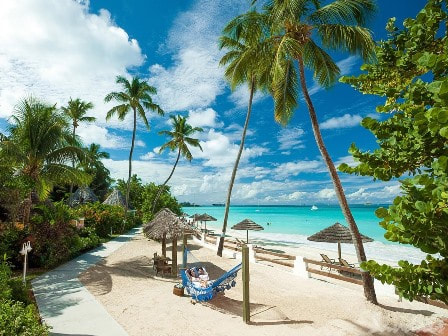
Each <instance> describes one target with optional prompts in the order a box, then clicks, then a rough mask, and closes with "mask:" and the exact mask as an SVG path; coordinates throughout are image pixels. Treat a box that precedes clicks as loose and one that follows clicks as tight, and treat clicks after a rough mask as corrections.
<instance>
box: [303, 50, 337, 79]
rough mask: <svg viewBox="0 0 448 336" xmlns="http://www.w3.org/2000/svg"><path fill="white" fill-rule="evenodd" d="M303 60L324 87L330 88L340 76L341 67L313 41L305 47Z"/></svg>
mask: <svg viewBox="0 0 448 336" xmlns="http://www.w3.org/2000/svg"><path fill="white" fill-rule="evenodd" d="M303 60H304V63H305V65H306V66H307V67H308V68H309V69H311V70H313V71H314V78H315V79H316V80H317V82H318V83H319V85H321V86H323V87H326V88H328V87H330V86H331V85H332V84H333V83H334V82H335V81H336V80H337V78H338V77H339V75H340V70H339V67H338V66H337V64H336V63H335V62H334V61H333V60H332V58H331V57H330V55H328V54H327V53H326V52H325V51H324V50H323V49H322V48H320V47H319V46H318V45H316V44H315V43H314V42H313V41H309V42H308V43H307V44H306V45H305V46H304V50H303Z"/></svg>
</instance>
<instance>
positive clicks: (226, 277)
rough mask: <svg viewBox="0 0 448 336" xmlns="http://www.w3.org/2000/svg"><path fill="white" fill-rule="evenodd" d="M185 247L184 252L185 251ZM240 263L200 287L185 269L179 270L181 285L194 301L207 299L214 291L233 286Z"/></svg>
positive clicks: (214, 293) (211, 297) (210, 297)
mask: <svg viewBox="0 0 448 336" xmlns="http://www.w3.org/2000/svg"><path fill="white" fill-rule="evenodd" d="M187 251H188V250H187V249H185V253H187ZM241 266H242V264H238V265H236V266H235V267H233V268H232V269H231V270H230V271H228V272H226V273H224V274H223V275H221V276H220V277H219V278H218V279H216V280H213V281H209V282H208V284H207V286H206V287H201V286H200V285H196V284H193V282H192V281H191V280H190V278H189V277H188V276H187V274H186V270H182V271H181V277H182V285H183V286H184V287H185V289H186V290H187V293H188V294H190V295H191V297H192V298H194V299H195V300H196V301H201V302H204V301H209V300H211V299H213V298H214V297H215V295H216V293H219V292H224V291H225V290H226V289H227V290H229V289H231V288H232V287H235V285H236V281H235V278H236V276H237V274H238V271H239V270H240V269H241Z"/></svg>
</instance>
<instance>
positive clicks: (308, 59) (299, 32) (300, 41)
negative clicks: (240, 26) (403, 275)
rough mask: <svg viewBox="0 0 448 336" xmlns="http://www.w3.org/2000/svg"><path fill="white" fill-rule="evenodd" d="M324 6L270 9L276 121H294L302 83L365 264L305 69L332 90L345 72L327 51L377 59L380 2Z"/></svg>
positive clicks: (288, 3) (285, 0)
mask: <svg viewBox="0 0 448 336" xmlns="http://www.w3.org/2000/svg"><path fill="white" fill-rule="evenodd" d="M319 3H320V1H317V0H304V1H296V0H277V1H273V2H271V3H270V4H269V5H267V6H266V7H265V11H266V13H267V14H268V15H269V16H270V20H271V41H272V44H273V46H274V61H273V85H272V90H273V97H274V101H275V119H276V120H277V121H278V122H280V123H281V124H283V125H285V124H287V123H288V122H289V120H290V118H291V116H292V114H293V112H294V110H295V108H296V107H297V100H298V99H297V94H298V86H299V84H298V79H299V82H300V88H301V91H302V93H303V95H304V98H305V102H306V104H307V106H308V111H309V116H310V119H311V125H312V128H313V133H314V137H315V139H316V143H317V146H318V148H319V151H320V153H321V155H322V157H323V159H324V161H325V163H326V166H327V168H328V171H329V173H330V176H331V179H332V181H333V184H334V188H335V191H336V195H337V198H338V200H339V204H340V207H341V210H342V212H343V214H344V217H345V219H346V221H347V223H348V224H349V227H350V231H351V233H352V239H353V243H354V245H355V249H356V254H357V257H358V260H359V262H363V261H366V255H365V252H364V246H363V244H362V240H361V236H360V234H359V230H358V227H357V225H356V222H355V220H354V218H353V215H352V213H351V211H350V208H349V205H348V202H347V199H346V197H345V194H344V190H343V188H342V184H341V181H340V179H339V176H338V173H337V171H336V169H335V166H334V163H333V161H332V160H331V158H330V155H329V154H328V151H327V149H326V147H325V144H324V141H323V139H322V134H321V132H320V129H319V123H318V120H317V116H316V111H315V109H314V106H313V103H312V101H311V97H310V94H309V92H308V88H307V85H306V78H305V66H306V67H308V68H309V69H311V70H312V71H313V72H314V78H315V80H317V82H318V83H319V84H320V85H321V86H323V87H329V86H331V85H332V84H333V83H334V82H335V81H336V79H337V78H338V76H339V74H340V70H339V68H338V66H337V64H336V63H335V62H334V61H333V60H332V59H331V57H330V55H329V54H327V53H326V52H325V51H324V49H323V48H328V49H333V50H338V51H346V52H349V53H350V54H360V55H361V56H362V57H363V58H364V59H365V60H366V59H370V58H371V57H373V48H374V42H373V40H372V37H371V33H370V31H369V30H368V29H367V28H365V27H363V26H364V25H365V23H366V20H367V19H368V18H369V17H370V16H372V14H373V12H374V11H375V4H374V2H373V0H335V1H333V2H332V3H330V4H328V5H326V6H323V7H320V4H319ZM318 42H320V43H321V45H322V47H323V48H321V47H320V46H319V45H318ZM295 62H297V65H298V74H297V72H296V68H295ZM362 278H363V283H364V294H365V296H366V298H367V300H368V301H371V302H372V303H375V304H376V303H377V300H376V294H375V290H374V287H373V279H372V277H371V276H370V275H369V273H367V272H363V273H362Z"/></svg>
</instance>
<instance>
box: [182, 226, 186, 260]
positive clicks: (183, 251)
mask: <svg viewBox="0 0 448 336" xmlns="http://www.w3.org/2000/svg"><path fill="white" fill-rule="evenodd" d="M186 249H187V234H186V233H185V232H184V235H183V238H182V268H187V254H186V253H185V250H186Z"/></svg>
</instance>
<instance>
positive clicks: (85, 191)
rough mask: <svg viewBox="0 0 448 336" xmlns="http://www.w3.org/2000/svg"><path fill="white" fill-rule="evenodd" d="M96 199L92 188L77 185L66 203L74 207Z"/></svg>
mask: <svg viewBox="0 0 448 336" xmlns="http://www.w3.org/2000/svg"><path fill="white" fill-rule="evenodd" d="M96 201H98V197H96V195H95V194H94V193H93V191H92V189H90V188H89V187H87V186H84V187H79V188H78V189H77V190H76V191H75V192H74V193H73V194H72V195H71V196H70V198H69V200H68V205H69V206H71V207H76V206H78V205H80V204H84V203H93V202H96Z"/></svg>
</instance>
